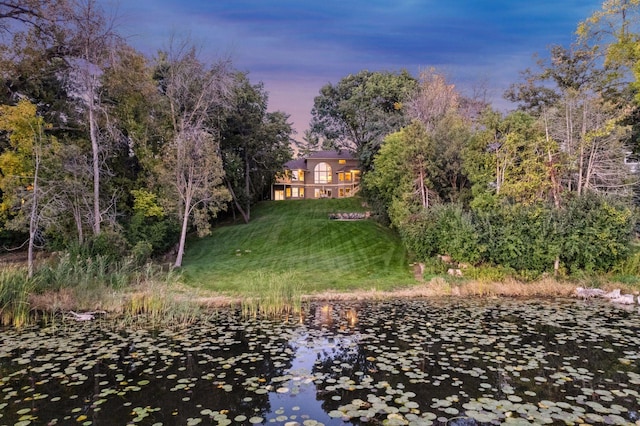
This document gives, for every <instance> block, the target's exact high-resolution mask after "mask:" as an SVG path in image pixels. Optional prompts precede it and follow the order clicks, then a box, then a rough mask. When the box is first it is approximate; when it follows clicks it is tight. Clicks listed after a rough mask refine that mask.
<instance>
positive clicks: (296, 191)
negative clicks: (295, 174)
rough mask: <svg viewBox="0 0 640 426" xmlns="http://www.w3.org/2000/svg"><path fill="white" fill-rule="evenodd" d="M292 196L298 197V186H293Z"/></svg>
mask: <svg viewBox="0 0 640 426" xmlns="http://www.w3.org/2000/svg"><path fill="white" fill-rule="evenodd" d="M291 197H292V198H298V197H299V195H298V188H291Z"/></svg>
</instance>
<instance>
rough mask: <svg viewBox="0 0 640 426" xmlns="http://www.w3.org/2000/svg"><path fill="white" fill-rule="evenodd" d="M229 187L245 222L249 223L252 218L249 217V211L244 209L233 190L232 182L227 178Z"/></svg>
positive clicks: (234, 202)
mask: <svg viewBox="0 0 640 426" xmlns="http://www.w3.org/2000/svg"><path fill="white" fill-rule="evenodd" d="M225 180H226V179H225ZM227 189H229V193H231V198H232V199H233V204H235V206H236V209H238V211H239V212H240V214H241V215H242V220H244V223H249V219H250V218H249V213H248V212H245V211H244V209H243V208H242V206H241V205H240V202H239V201H238V197H237V196H236V193H235V191H234V190H233V187H232V186H231V183H230V182H229V181H228V180H227Z"/></svg>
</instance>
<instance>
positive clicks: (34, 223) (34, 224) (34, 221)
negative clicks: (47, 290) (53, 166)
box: [27, 145, 40, 278]
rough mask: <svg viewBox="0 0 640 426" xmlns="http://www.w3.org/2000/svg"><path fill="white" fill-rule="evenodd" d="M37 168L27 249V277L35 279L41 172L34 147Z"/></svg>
mask: <svg viewBox="0 0 640 426" xmlns="http://www.w3.org/2000/svg"><path fill="white" fill-rule="evenodd" d="M33 153H34V155H35V167H34V173H33V199H32V200H31V215H30V217H29V248H28V249H27V277H29V278H32V277H33V269H34V267H33V263H34V261H33V247H34V245H35V239H36V232H37V230H38V191H39V190H40V189H39V188H38V172H39V170H40V151H39V148H38V146H37V145H36V146H34V150H33Z"/></svg>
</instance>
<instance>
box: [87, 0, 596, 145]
mask: <svg viewBox="0 0 640 426" xmlns="http://www.w3.org/2000/svg"><path fill="white" fill-rule="evenodd" d="M99 1H100V2H101V3H102V4H103V6H104V7H105V9H106V10H108V11H113V10H116V9H117V14H118V15H119V19H118V21H119V30H120V32H121V33H122V34H124V35H126V36H127V37H128V39H129V43H130V44H131V45H133V46H134V47H136V48H137V49H139V50H141V51H143V52H144V53H146V54H149V55H153V54H154V53H155V52H156V51H158V50H159V49H162V48H166V47H167V46H168V41H169V39H170V37H171V36H172V35H175V36H176V37H178V38H185V37H189V38H190V39H191V40H192V41H193V42H194V43H195V44H196V45H197V46H199V47H200V48H201V57H202V58H203V59H204V60H209V59H212V60H214V59H215V58H219V57H223V56H224V57H226V56H229V57H230V58H231V59H232V61H233V63H234V66H235V67H236V68H237V69H239V70H242V71H248V72H249V78H250V79H251V81H252V82H258V81H262V82H263V83H264V84H265V88H266V90H267V91H268V92H269V95H270V102H269V109H270V110H281V111H284V112H286V113H288V114H290V115H291V121H292V122H293V123H294V127H295V128H296V129H297V131H298V134H297V135H296V139H301V138H302V132H303V131H304V130H305V129H306V128H307V127H308V123H309V120H310V111H311V108H312V106H313V98H314V97H315V96H316V95H317V94H318V92H319V90H320V88H321V87H322V86H323V85H325V84H327V83H336V82H338V81H339V80H340V79H341V78H342V77H344V76H346V75H348V74H350V73H356V72H358V71H360V70H363V69H367V70H370V71H398V70H400V69H403V68H404V69H407V70H408V71H409V72H410V73H412V74H413V75H414V76H418V74H419V72H420V70H421V69H425V68H429V67H436V68H437V69H439V70H441V71H442V72H444V73H445V74H446V75H447V76H448V77H449V79H450V80H451V81H452V82H453V83H455V84H456V85H457V87H458V88H460V89H461V90H462V91H463V92H464V91H470V90H471V88H472V87H473V86H474V85H484V86H485V87H486V88H487V89H488V90H489V96H490V98H491V99H492V101H493V102H494V104H495V105H496V107H498V108H500V109H505V108H508V105H507V104H506V101H504V100H502V93H503V92H504V90H505V89H506V88H507V87H508V86H509V84H511V83H514V82H516V81H517V80H518V76H519V72H520V71H522V70H524V69H525V68H527V67H529V66H532V64H533V63H534V61H533V59H532V56H533V54H535V53H538V54H542V55H544V54H545V53H546V51H547V48H548V47H549V46H550V45H553V44H561V45H565V46H568V45H569V44H570V43H571V41H572V40H573V37H574V32H575V29H576V27H577V24H578V23H579V22H580V21H582V20H584V19H585V18H587V17H588V16H589V15H591V14H592V13H593V12H594V11H595V10H598V9H600V7H601V4H602V0H322V1H315V0H314V1H305V0H273V1H272V0H125V1H120V2H119V3H116V2H114V1H113V0H99Z"/></svg>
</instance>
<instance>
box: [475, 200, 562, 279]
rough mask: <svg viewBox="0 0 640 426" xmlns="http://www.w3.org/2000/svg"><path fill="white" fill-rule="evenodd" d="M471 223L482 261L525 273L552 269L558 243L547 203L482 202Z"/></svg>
mask: <svg viewBox="0 0 640 426" xmlns="http://www.w3.org/2000/svg"><path fill="white" fill-rule="evenodd" d="M474 224H475V228H476V230H477V233H478V243H479V245H480V248H479V249H478V251H480V252H481V253H482V258H483V260H484V261H485V262H489V263H492V264H496V265H502V266H504V267H507V268H512V269H514V270H516V271H527V275H529V276H530V275H536V273H542V272H545V271H550V270H552V269H553V264H554V262H555V259H556V257H557V254H558V243H557V232H556V226H555V222H554V216H553V209H552V208H551V207H550V206H547V205H540V204H539V205H531V206H525V205H492V206H485V207H484V208H483V209H482V210H476V211H475V212H474Z"/></svg>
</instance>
